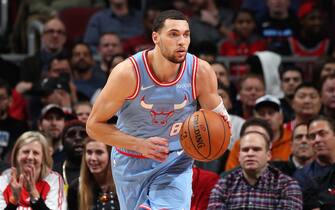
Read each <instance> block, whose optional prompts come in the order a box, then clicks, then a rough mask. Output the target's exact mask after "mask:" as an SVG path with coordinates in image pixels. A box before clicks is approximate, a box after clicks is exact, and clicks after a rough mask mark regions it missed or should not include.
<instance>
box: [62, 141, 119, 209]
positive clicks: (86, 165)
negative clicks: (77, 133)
mask: <svg viewBox="0 0 335 210" xmlns="http://www.w3.org/2000/svg"><path fill="white" fill-rule="evenodd" d="M110 154H111V147H110V146H108V145H105V144H103V143H101V142H97V141H94V140H92V139H90V138H89V137H87V138H86V139H85V144H84V151H83V158H82V162H81V170H80V178H79V179H80V181H79V179H76V180H75V181H73V182H72V184H71V186H70V188H69V194H68V203H69V209H71V210H78V209H80V210H90V209H115V210H118V209H120V207H119V202H118V198H117V195H116V190H115V185H114V181H113V176H112V171H111V157H110ZM78 207H79V208H78Z"/></svg>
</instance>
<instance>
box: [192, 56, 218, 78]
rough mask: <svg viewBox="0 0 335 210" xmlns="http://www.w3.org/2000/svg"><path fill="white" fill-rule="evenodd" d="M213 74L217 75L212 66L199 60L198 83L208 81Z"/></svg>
mask: <svg viewBox="0 0 335 210" xmlns="http://www.w3.org/2000/svg"><path fill="white" fill-rule="evenodd" d="M213 74H215V73H214V71H213V69H212V67H211V65H210V64H209V63H208V62H207V61H205V60H202V59H200V58H198V69H197V72H196V78H197V81H204V80H208V79H209V78H210V77H212V76H213Z"/></svg>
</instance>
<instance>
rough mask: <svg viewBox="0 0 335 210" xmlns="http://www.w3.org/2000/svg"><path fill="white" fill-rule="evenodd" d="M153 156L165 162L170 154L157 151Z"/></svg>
mask: <svg viewBox="0 0 335 210" xmlns="http://www.w3.org/2000/svg"><path fill="white" fill-rule="evenodd" d="M152 157H153V159H154V160H157V161H159V162H164V161H165V160H166V159H167V157H168V154H166V153H155V154H152Z"/></svg>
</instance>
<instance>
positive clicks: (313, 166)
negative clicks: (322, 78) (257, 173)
mask: <svg viewBox="0 0 335 210" xmlns="http://www.w3.org/2000/svg"><path fill="white" fill-rule="evenodd" d="M308 138H309V141H310V143H311V144H312V146H313V149H314V151H315V153H316V159H315V160H313V161H312V162H311V163H310V164H308V165H306V166H305V167H303V168H302V169H300V170H298V171H296V173H295V174H294V177H295V178H296V179H297V180H298V181H299V184H300V185H301V187H302V190H303V198H304V209H307V210H309V209H316V208H319V209H322V210H332V209H335V208H334V207H335V205H334V204H335V197H334V194H333V191H334V190H333V189H334V188H335V185H334V163H335V123H334V119H332V118H329V117H324V116H317V117H315V118H314V119H312V120H311V121H310V122H309V124H308ZM331 176H333V177H331Z"/></svg>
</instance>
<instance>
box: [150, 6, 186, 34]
mask: <svg viewBox="0 0 335 210" xmlns="http://www.w3.org/2000/svg"><path fill="white" fill-rule="evenodd" d="M167 19H172V20H186V21H187V22H188V19H187V17H186V16H185V15H184V14H183V13H182V12H180V11H178V10H165V11H163V12H161V13H159V15H158V17H157V18H156V19H155V20H154V23H153V26H152V31H155V32H158V31H159V30H160V29H161V28H163V26H164V23H165V20H167Z"/></svg>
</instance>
